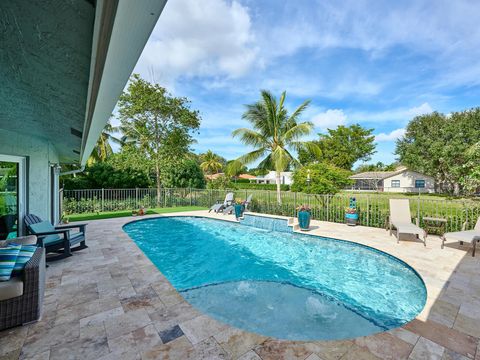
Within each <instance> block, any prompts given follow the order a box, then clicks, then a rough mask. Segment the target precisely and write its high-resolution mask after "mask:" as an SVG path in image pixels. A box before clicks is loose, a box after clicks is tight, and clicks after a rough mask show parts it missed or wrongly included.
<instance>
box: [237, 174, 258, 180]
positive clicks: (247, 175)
mask: <svg viewBox="0 0 480 360" xmlns="http://www.w3.org/2000/svg"><path fill="white" fill-rule="evenodd" d="M238 178H239V179H248V180H250V179H255V178H256V176H255V175H250V174H240V175H238Z"/></svg>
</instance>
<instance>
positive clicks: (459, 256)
mask: <svg viewBox="0 0 480 360" xmlns="http://www.w3.org/2000/svg"><path fill="white" fill-rule="evenodd" d="M192 213H193V212H192ZM192 213H176V214H174V215H188V214H192ZM194 213H195V214H196V215H208V213H207V212H205V211H197V212H194ZM209 216H212V217H218V218H221V219H226V218H229V219H230V220H232V217H228V216H224V215H216V214H215V215H209ZM131 220H132V218H121V219H109V220H99V221H92V222H91V223H90V224H89V226H88V245H89V248H88V249H86V250H84V251H81V252H77V253H75V254H74V256H72V257H70V258H68V259H65V260H62V261H59V262H54V263H51V265H50V267H49V268H48V269H47V284H46V294H45V309H44V314H43V317H42V319H41V321H39V322H37V323H34V324H30V325H27V326H23V327H17V328H14V329H11V330H7V331H3V332H0V359H1V360H3V359H17V358H19V357H20V358H21V359H52V360H54V359H62V360H64V359H82V360H88V359H101V360H107V359H112V360H113V359H115V360H117V359H128V360H130V359H242V360H253V359H257V360H258V359H264V360H267V359H308V360H315V359H323V360H330V359H445V360H446V359H476V360H480V342H479V338H480V256H477V257H475V258H472V257H471V253H470V252H468V253H467V248H460V249H459V248H458V246H457V244H448V246H446V247H445V249H443V250H441V249H440V240H439V239H438V238H435V237H430V238H428V240H427V247H426V248H424V246H423V244H422V243H420V242H414V241H404V242H401V243H400V244H397V243H396V241H395V239H394V238H393V237H390V236H388V233H387V232H385V230H382V229H375V228H367V227H355V228H352V227H347V226H345V225H343V224H334V223H326V222H316V221H315V222H313V224H312V225H313V226H314V227H315V229H314V230H312V231H311V233H315V234H321V235H324V236H330V237H335V238H339V239H348V240H352V241H355V242H359V243H362V244H366V245H369V246H372V247H375V248H377V249H380V250H383V251H386V252H388V253H390V254H392V255H395V256H397V257H399V258H401V259H402V260H404V261H406V262H407V263H409V264H410V265H411V266H413V267H414V268H415V269H416V270H417V271H418V272H419V273H420V275H421V276H422V277H423V279H424V281H425V283H426V286H427V290H428V300H427V304H426V306H425V309H424V310H423V311H422V313H421V314H419V316H418V317H417V318H416V319H414V320H413V321H411V322H410V323H408V324H406V325H405V326H403V327H402V328H399V329H395V330H391V331H388V332H384V333H381V334H377V335H373V336H367V337H362V338H356V339H352V340H346V341H314V342H299V341H297V342H293V341H280V340H276V339H273V338H267V337H263V336H259V335H256V334H251V333H247V332H244V331H241V330H238V329H235V328H233V327H230V326H227V325H225V324H221V323H219V322H217V321H215V320H213V319H211V318H209V317H208V316H206V315H203V314H201V313H199V312H198V311H197V310H195V309H193V308H192V307H191V306H190V305H189V304H188V303H186V302H185V301H184V300H183V298H182V297H181V296H180V295H179V294H178V293H177V292H176V291H175V289H174V288H173V287H172V286H171V285H170V283H169V282H168V280H167V279H166V278H165V277H164V276H163V275H162V274H161V273H160V271H159V270H158V269H157V268H156V267H155V266H154V265H153V264H152V263H151V262H150V261H149V260H148V259H147V258H146V256H145V255H144V254H143V253H142V252H141V251H140V249H139V248H138V247H137V246H136V245H135V243H134V242H133V241H132V240H131V239H130V238H129V237H128V236H127V235H126V234H125V233H124V232H123V231H122V228H121V226H122V225H123V224H125V223H126V222H128V221H131ZM469 251H471V250H469Z"/></svg>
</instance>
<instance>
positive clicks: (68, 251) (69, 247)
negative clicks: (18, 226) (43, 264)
mask: <svg viewBox="0 0 480 360" xmlns="http://www.w3.org/2000/svg"><path fill="white" fill-rule="evenodd" d="M24 223H25V225H26V227H27V229H28V231H29V233H30V234H33V235H36V236H37V238H38V243H37V245H38V246H41V247H43V248H45V251H46V253H47V254H48V253H52V252H55V253H58V252H61V254H60V255H59V256H55V257H50V258H47V260H49V261H52V260H60V259H63V258H65V257H68V256H71V255H72V251H78V250H82V249H86V248H87V247H88V246H87V245H86V243H85V241H86V238H85V231H86V227H87V224H74V225H60V226H53V225H52V224H51V223H50V222H48V221H43V220H42V219H41V218H39V217H38V216H36V215H33V214H30V215H26V216H25V218H24ZM72 229H78V231H76V232H72ZM75 245H78V246H75ZM74 246H75V247H74Z"/></svg>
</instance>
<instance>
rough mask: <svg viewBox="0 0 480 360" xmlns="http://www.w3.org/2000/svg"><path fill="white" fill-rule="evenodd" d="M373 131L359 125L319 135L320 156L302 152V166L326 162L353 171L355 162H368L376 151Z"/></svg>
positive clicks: (330, 130) (342, 126) (300, 155)
mask: <svg viewBox="0 0 480 360" xmlns="http://www.w3.org/2000/svg"><path fill="white" fill-rule="evenodd" d="M372 133H373V129H366V128H364V127H362V126H360V125H359V124H355V125H350V126H344V125H340V126H338V127H337V128H336V129H328V130H327V134H319V136H320V139H319V140H318V141H316V144H317V145H318V147H319V148H320V151H321V152H320V156H316V155H315V154H314V153H311V152H309V151H305V150H303V151H300V153H299V160H300V162H301V163H302V164H308V163H310V162H321V161H326V162H328V163H331V164H333V165H335V166H338V167H340V168H342V169H346V170H351V169H352V167H353V165H354V164H355V162H357V161H359V160H360V161H368V160H370V158H371V156H372V155H373V154H374V153H375V152H376V151H375V147H376V145H375V136H374V135H373V134H372Z"/></svg>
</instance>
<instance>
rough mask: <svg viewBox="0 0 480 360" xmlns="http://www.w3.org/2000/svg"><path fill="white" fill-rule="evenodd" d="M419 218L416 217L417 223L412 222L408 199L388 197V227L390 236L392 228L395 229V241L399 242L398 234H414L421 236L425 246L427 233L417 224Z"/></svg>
mask: <svg viewBox="0 0 480 360" xmlns="http://www.w3.org/2000/svg"><path fill="white" fill-rule="evenodd" d="M418 221H419V219H416V223H417V225H415V224H413V223H412V216H411V214H410V202H409V200H408V199H390V217H389V223H388V229H389V231H390V236H392V229H393V228H395V229H396V230H397V234H396V235H397V243H399V242H400V234H410V235H415V236H416V237H417V238H418V239H420V237H421V236H423V245H424V246H427V233H426V232H425V230H423V229H422V228H421V227H419V226H418Z"/></svg>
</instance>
